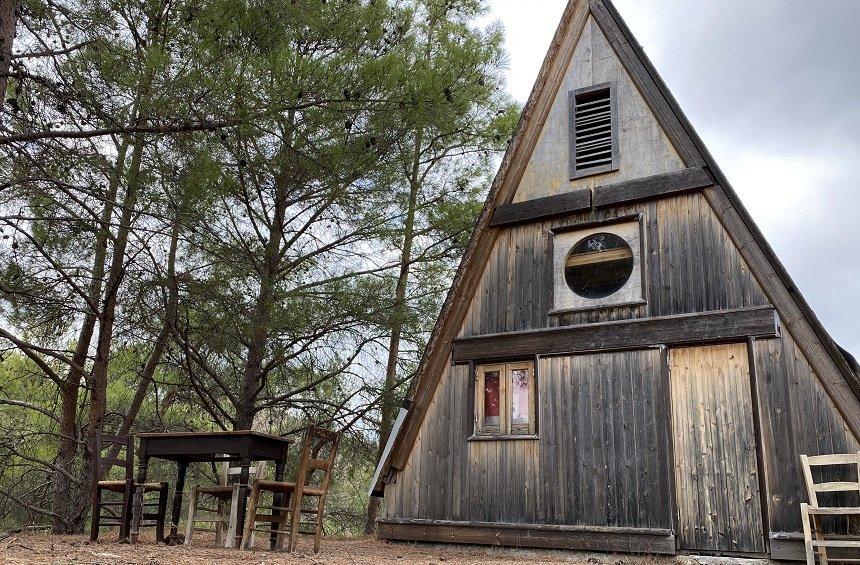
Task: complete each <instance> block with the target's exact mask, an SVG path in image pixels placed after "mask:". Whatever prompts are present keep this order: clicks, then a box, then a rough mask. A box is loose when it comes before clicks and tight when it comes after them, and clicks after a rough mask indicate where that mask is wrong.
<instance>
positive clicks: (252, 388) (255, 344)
mask: <svg viewBox="0 0 860 565" xmlns="http://www.w3.org/2000/svg"><path fill="white" fill-rule="evenodd" d="M285 213H286V190H285V189H284V188H283V187H282V186H280V185H279V186H278V188H277V189H276V193H275V217H274V218H273V219H272V228H271V231H270V233H269V241H268V242H267V243H266V249H265V257H264V260H263V265H262V269H263V270H262V272H261V273H260V290H259V292H258V293H257V301H256V304H255V305H254V311H253V313H252V314H251V319H250V335H249V336H248V337H249V339H248V359H247V360H246V362H245V370H244V375H243V379H242V390H241V391H240V394H239V405H238V406H236V420H235V422H234V425H233V428H234V429H236V430H250V429H251V427H252V426H253V424H254V415H255V414H256V413H257V395H258V394H259V391H260V387H261V386H262V380H263V376H264V375H263V361H264V360H265V358H266V350H267V349H268V341H269V329H270V326H271V323H272V308H273V306H274V303H275V297H274V292H275V278H276V276H277V271H278V263H279V261H280V251H281V242H282V241H283V226H284V215H285Z"/></svg>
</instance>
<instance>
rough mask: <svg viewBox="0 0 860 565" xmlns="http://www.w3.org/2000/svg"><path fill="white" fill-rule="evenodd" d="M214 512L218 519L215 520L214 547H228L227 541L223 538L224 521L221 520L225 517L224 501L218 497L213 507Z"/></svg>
mask: <svg viewBox="0 0 860 565" xmlns="http://www.w3.org/2000/svg"><path fill="white" fill-rule="evenodd" d="M215 513H216V514H217V515H218V521H217V522H215V547H228V546H227V542H226V541H225V540H224V522H222V520H224V519H226V516H225V514H226V511H225V507H224V501H223V500H221V499H220V498H219V499H218V505H217V506H216V507H215Z"/></svg>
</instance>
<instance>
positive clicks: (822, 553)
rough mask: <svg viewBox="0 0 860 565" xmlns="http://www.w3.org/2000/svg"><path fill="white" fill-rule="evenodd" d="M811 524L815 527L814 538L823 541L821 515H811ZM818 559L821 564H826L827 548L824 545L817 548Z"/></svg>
mask: <svg viewBox="0 0 860 565" xmlns="http://www.w3.org/2000/svg"><path fill="white" fill-rule="evenodd" d="M812 525H813V526H814V527H815V539H816V540H818V541H824V530H823V529H822V527H821V516H817V515H813V516H812ZM818 561H819V562H820V563H821V565H827V563H828V561H827V548H826V547H824V546H820V547H819V548H818Z"/></svg>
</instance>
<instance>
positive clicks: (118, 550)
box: [0, 533, 763, 565]
mask: <svg viewBox="0 0 860 565" xmlns="http://www.w3.org/2000/svg"><path fill="white" fill-rule="evenodd" d="M201 537H202V536H201ZM211 541H212V540H209V539H205V538H203V539H198V537H197V535H195V543H194V545H192V546H187V547H186V546H166V545H158V544H155V542H154V541H153V540H152V539H145V538H144V539H142V540H141V543H139V544H137V545H129V544H124V543H119V542H117V541H115V538H114V537H112V536H109V535H108V536H106V537H105V538H104V539H103V540H100V541H99V542H98V543H90V541H89V539H88V538H86V537H84V536H55V535H49V534H43V533H22V534H15V535H12V536H11V537H8V538H6V539H4V540H2V541H0V564H3V565H13V564H15V565H17V564H22V563H50V564H55V565H63V564H76V565H80V564H90V565H95V564H99V565H117V564H125V563H130V564H132V563H133V564H141V565H168V564H177V565H187V564H191V563H195V564H196V563H214V564H218V565H264V564H265V565H277V564H287V563H290V564H295V565H317V564H320V565H322V564H326V565H328V564H331V565H385V564H396V565H447V564H449V563H457V564H459V563H464V564H468V565H480V564H489V563H497V564H514V563H517V564H519V563H524V564H547V565H549V564H562V563H564V564H567V565H681V564H687V565H696V564H699V563H701V564H703V565H713V564H715V563H729V562H735V563H741V562H744V563H752V562H753V560H728V559H722V558H708V559H701V558H692V557H679V558H671V559H670V558H654V557H637V556H630V555H612V554H606V553H578V552H570V551H555V550H524V549H510V548H498V547H478V546H461V545H436V544H421V543H386V542H384V541H380V540H377V539H374V538H349V539H333V538H326V539H325V540H323V544H322V548H321V550H320V553H319V554H318V555H313V552H312V546H311V545H309V544H307V543H305V544H304V545H303V544H301V543H300V545H299V550H298V551H297V552H295V553H292V554H288V553H270V552H268V551H264V550H262V549H258V550H254V551H242V552H239V551H236V550H231V549H219V548H215V547H212V546H211V545H210V544H211ZM756 563H763V562H761V561H757V562H756Z"/></svg>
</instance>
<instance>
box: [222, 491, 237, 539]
mask: <svg viewBox="0 0 860 565" xmlns="http://www.w3.org/2000/svg"><path fill="white" fill-rule="evenodd" d="M238 521H239V485H235V486H234V487H233V496H232V497H230V517H229V518H227V539H226V540H224V547H228V548H232V547H236V533H237V532H238V531H239V524H238V523H237V522H238Z"/></svg>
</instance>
